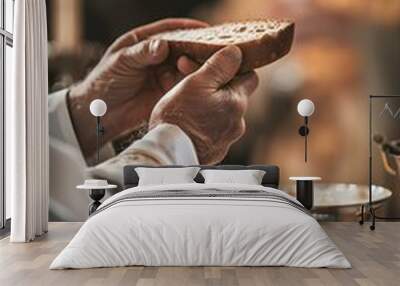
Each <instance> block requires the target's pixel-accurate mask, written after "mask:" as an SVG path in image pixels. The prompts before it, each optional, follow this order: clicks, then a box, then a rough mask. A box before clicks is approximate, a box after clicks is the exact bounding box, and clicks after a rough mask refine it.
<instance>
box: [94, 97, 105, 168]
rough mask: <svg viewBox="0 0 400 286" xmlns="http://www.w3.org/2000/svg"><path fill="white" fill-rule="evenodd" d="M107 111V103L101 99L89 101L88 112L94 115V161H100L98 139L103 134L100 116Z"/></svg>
mask: <svg viewBox="0 0 400 286" xmlns="http://www.w3.org/2000/svg"><path fill="white" fill-rule="evenodd" d="M106 112H107V104H106V103H105V102H104V101H103V100H101V99H95V100H93V101H92V102H91V103H90V113H91V114H92V115H93V116H95V117H96V152H97V153H96V154H97V157H96V163H97V164H98V163H99V162H100V140H101V136H102V135H104V132H105V130H104V127H103V126H101V121H100V118H101V117H102V116H104V114H106Z"/></svg>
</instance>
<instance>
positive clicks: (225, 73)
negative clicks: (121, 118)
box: [150, 46, 258, 164]
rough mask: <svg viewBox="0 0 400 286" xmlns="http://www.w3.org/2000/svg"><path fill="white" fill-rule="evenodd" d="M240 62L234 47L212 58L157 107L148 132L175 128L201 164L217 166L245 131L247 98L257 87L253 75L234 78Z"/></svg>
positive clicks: (254, 75)
mask: <svg viewBox="0 0 400 286" xmlns="http://www.w3.org/2000/svg"><path fill="white" fill-rule="evenodd" d="M241 60H242V54H241V51H240V49H239V48H237V47H235V46H229V47H226V48H224V49H222V50H220V51H219V52H217V53H216V54H214V55H213V56H212V57H211V58H210V59H208V61H207V62H206V63H205V64H204V65H203V66H202V67H201V68H200V69H198V70H197V71H196V72H194V73H192V74H190V75H188V76H187V77H186V78H185V79H183V80H182V81H181V82H180V83H179V84H177V85H176V86H175V87H174V88H173V89H171V90H170V91H169V92H168V93H167V94H166V95H165V96H164V97H163V98H162V99H161V100H160V101H159V102H158V103H157V105H156V106H155V107H154V109H153V112H152V114H151V117H150V128H154V127H155V126H156V125H157V124H160V123H171V124H175V125H177V126H179V127H180V128H181V129H182V130H183V131H184V132H185V133H186V134H188V136H189V137H190V138H191V140H192V141H193V143H194V145H195V148H196V151H197V156H198V158H199V160H200V163H201V164H214V163H218V162H220V161H221V160H222V159H223V158H224V157H225V155H226V153H227V152H228V150H229V147H230V146H231V145H232V143H234V142H235V141H236V140H238V139H239V138H240V137H241V136H242V135H243V133H244V131H245V121H244V117H243V116H244V113H245V111H246V108H247V102H248V96H249V95H250V94H251V93H252V92H253V91H254V90H255V89H256V87H257V85H258V78H257V76H256V74H255V73H254V72H249V73H246V74H243V75H239V76H236V77H235V75H236V73H237V72H238V70H239V67H240V63H241Z"/></svg>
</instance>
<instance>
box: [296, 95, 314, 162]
mask: <svg viewBox="0 0 400 286" xmlns="http://www.w3.org/2000/svg"><path fill="white" fill-rule="evenodd" d="M314 110H315V106H314V103H313V102H312V101H311V100H309V99H303V100H301V101H300V102H299V103H298V104H297V112H298V113H299V114H300V115H301V116H303V117H304V125H302V126H300V128H299V134H300V135H301V136H303V137H304V161H305V162H307V155H308V152H307V148H308V146H307V138H308V134H309V133H310V129H309V128H308V118H309V117H310V116H311V115H312V114H313V113H314Z"/></svg>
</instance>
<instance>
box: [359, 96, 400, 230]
mask: <svg viewBox="0 0 400 286" xmlns="http://www.w3.org/2000/svg"><path fill="white" fill-rule="evenodd" d="M374 98H400V95H370V96H369V174H368V175H369V202H368V206H369V212H370V214H371V217H372V224H371V225H370V226H369V228H370V230H375V222H376V220H377V219H381V220H400V217H382V216H378V215H376V214H375V211H376V210H375V208H374V206H373V204H372V100H373V99H374ZM360 224H364V206H362V208H361V220H360Z"/></svg>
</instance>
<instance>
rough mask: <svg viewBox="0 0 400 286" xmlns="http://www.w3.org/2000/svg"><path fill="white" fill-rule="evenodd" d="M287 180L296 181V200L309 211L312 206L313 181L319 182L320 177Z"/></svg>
mask: <svg viewBox="0 0 400 286" xmlns="http://www.w3.org/2000/svg"><path fill="white" fill-rule="evenodd" d="M289 180H291V181H296V199H297V200H298V201H299V202H300V203H302V204H303V206H304V207H305V208H306V209H308V210H311V209H312V207H313V204H314V181H320V180H321V178H320V177H290V178H289Z"/></svg>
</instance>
